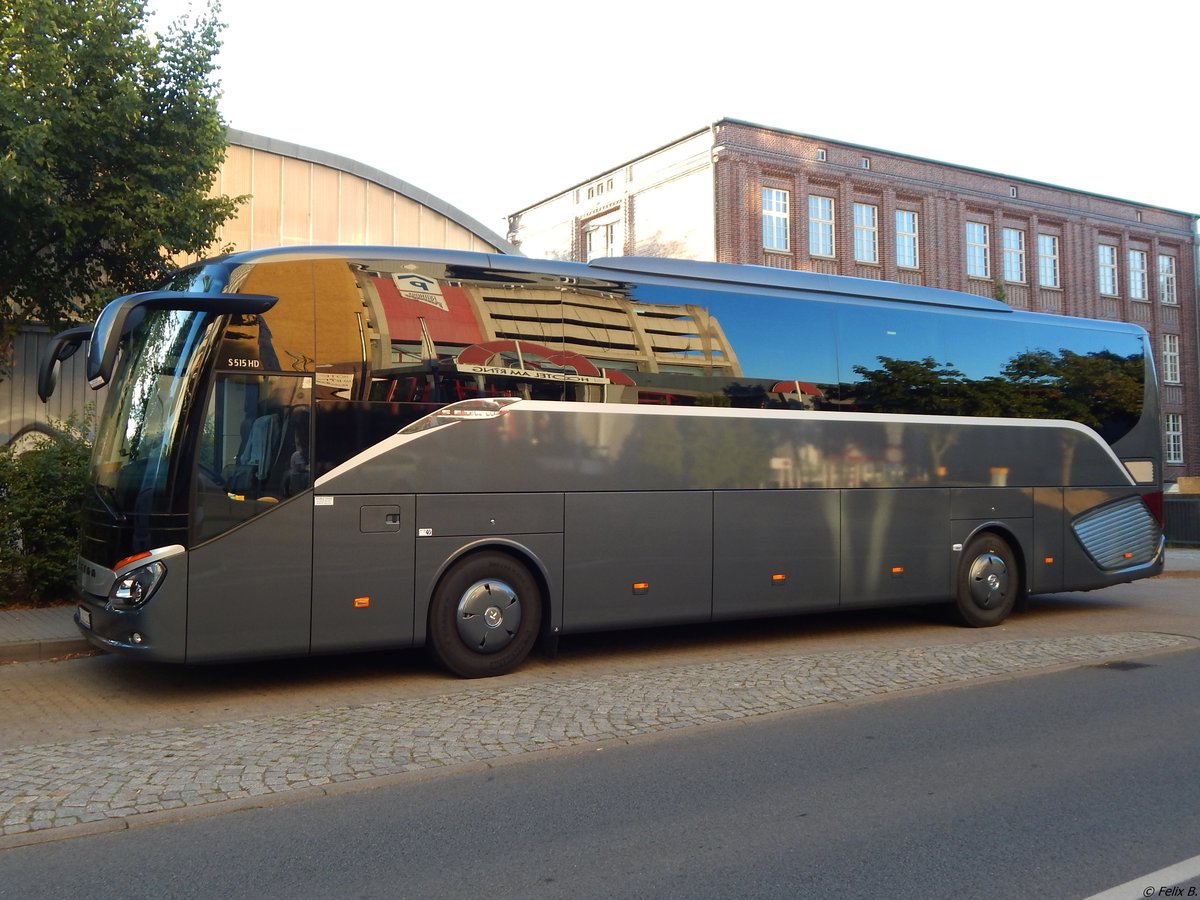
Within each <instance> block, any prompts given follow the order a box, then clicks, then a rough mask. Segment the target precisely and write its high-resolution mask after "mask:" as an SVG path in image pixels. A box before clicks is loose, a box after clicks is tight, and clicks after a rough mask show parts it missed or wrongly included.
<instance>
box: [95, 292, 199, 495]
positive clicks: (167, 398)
mask: <svg viewBox="0 0 1200 900" xmlns="http://www.w3.org/2000/svg"><path fill="white" fill-rule="evenodd" d="M218 319H219V317H218V316H214V315H211V314H207V313H199V312H190V311H183V310H169V309H155V310H146V311H145V312H144V317H143V318H142V321H141V322H139V323H138V324H137V325H136V326H135V327H134V328H133V329H132V330H131V331H130V332H129V334H128V335H127V336H126V337H125V338H124V339H123V340H122V354H121V359H120V362H119V363H118V366H117V369H116V372H115V373H114V378H113V382H112V385H111V387H110V391H109V396H108V400H107V403H106V405H105V410H104V415H103V416H102V417H101V418H100V428H99V432H98V434H97V436H96V445H95V450H94V451H93V454H92V483H93V485H94V487H95V491H96V494H97V495H98V496H99V498H100V500H101V501H102V502H103V504H104V506H105V507H106V508H107V509H108V512H109V513H110V514H111V515H112V516H113V518H114V519H117V518H121V517H123V516H126V515H146V514H155V513H164V512H172V511H176V510H174V509H173V507H174V506H175V505H176V504H174V503H173V501H172V498H173V497H175V496H177V494H178V493H179V492H178V491H177V487H178V485H177V482H178V480H179V479H180V478H186V476H185V475H184V474H183V469H181V467H180V459H179V457H180V455H181V452H182V448H184V447H185V446H186V442H185V441H184V438H183V428H184V420H185V418H186V412H187V409H188V406H189V403H190V400H191V396H192V392H193V390H194V389H195V383H196V380H197V378H198V377H199V375H200V372H201V367H202V363H203V360H204V359H205V357H206V353H205V352H204V351H205V349H206V347H207V346H208V345H209V344H210V343H211V341H213V340H214V339H215V332H216V330H217V329H216V328H215V327H214V326H215V323H216V322H217V321H218ZM183 493H184V494H186V486H184V491H183ZM184 499H186V496H185V497H184Z"/></svg>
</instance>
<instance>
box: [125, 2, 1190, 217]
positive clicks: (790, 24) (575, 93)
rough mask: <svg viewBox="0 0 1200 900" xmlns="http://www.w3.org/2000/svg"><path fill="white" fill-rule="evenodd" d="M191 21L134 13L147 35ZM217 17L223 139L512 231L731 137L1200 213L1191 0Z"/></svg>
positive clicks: (232, 5)
mask: <svg viewBox="0 0 1200 900" xmlns="http://www.w3.org/2000/svg"><path fill="white" fill-rule="evenodd" d="M203 6H204V4H203V3H202V2H200V3H198V2H196V0H147V8H148V11H149V12H150V14H151V17H150V29H151V30H152V31H163V30H165V28H166V25H167V23H169V22H170V21H171V20H173V19H176V18H179V17H180V16H184V15H188V14H189V12H190V13H191V14H194V13H195V12H196V11H197V10H199V9H203ZM738 9H744V10H745V13H746V15H745V18H744V19H742V20H739V19H735V18H732V17H731V11H734V10H738ZM218 18H219V19H220V21H222V22H223V23H224V25H225V28H224V31H223V32H222V42H223V46H222V50H221V54H220V57H219V58H218V64H219V66H220V69H219V71H218V73H217V77H218V78H219V79H220V82H221V92H222V97H221V112H222V115H223V116H224V118H225V120H226V123H227V124H228V125H229V126H231V127H233V128H237V129H240V130H242V131H248V132H252V133H254V134H258V135H262V136H265V137H270V138H275V139H278V140H283V141H290V142H292V143H296V144H301V145H303V146H306V147H311V148H313V149H317V150H323V151H326V152H329V153H334V154H337V155H339V156H344V157H348V158H350V159H352V160H355V161H357V162H360V163H364V164H366V165H369V166H373V167H374V168H377V169H381V170H382V171H384V172H386V173H388V174H389V175H392V176H394V177H396V178H399V179H401V180H403V181H406V182H408V183H409V184H411V185H413V186H415V187H418V188H421V189H423V190H425V191H428V192H429V193H431V194H433V195H435V196H436V197H439V198H440V199H442V200H444V201H446V202H447V203H450V204H452V205H453V206H457V207H458V208H459V209H461V210H462V211H463V212H465V213H467V214H468V215H470V216H473V217H474V218H475V219H477V220H479V221H480V222H481V223H483V224H484V225H486V226H488V227H489V228H491V229H492V230H494V231H496V232H498V233H499V234H501V235H503V234H504V232H505V230H506V216H507V215H508V214H510V213H514V212H516V211H518V210H520V209H522V208H524V207H527V206H531V205H533V204H534V203H537V202H538V201H540V200H543V199H545V198H547V197H550V196H553V195H555V194H557V193H559V192H561V191H563V190H566V189H567V188H569V187H572V186H574V185H575V184H577V183H579V182H581V181H585V180H588V179H589V178H591V177H592V176H594V175H598V174H600V173H601V172H603V171H605V170H607V169H611V168H615V167H617V166H619V165H620V164H622V163H624V162H626V161H628V160H630V159H633V158H634V157H637V156H640V155H641V154H643V153H645V152H647V151H649V150H653V149H655V148H657V147H660V146H662V145H663V144H667V143H669V142H671V141H673V140H675V139H677V138H680V137H683V136H684V135H686V134H689V133H691V132H693V131H696V130H698V129H701V128H704V127H706V126H708V125H711V124H712V123H713V122H716V121H718V120H719V119H722V118H731V119H741V120H744V121H749V122H753V123H756V124H759V125H765V126H768V127H774V128H780V129H783V130H787V131H795V132H800V133H803V134H809V135H814V136H818V137H823V138H827V139H830V140H835V141H843V142H848V143H853V144H860V145H863V146H867V147H874V148H877V149H881V150H888V151H893V152H898V153H905V154H909V155H912V156H919V157H924V158H927V159H933V160H938V161H941V162H948V163H954V164H957V165H963V166H969V167H972V168H976V169H983V170H987V171H991V172H996V173H998V174H1003V175H1008V176H1011V177H1016V178H1022V179H1028V180H1033V181H1042V182H1048V183H1051V184H1056V185H1060V186H1063V187H1068V188H1074V189H1078V190H1084V191H1089V192H1092V193H1096V194H1104V195H1108V196H1113V197H1118V198H1121V199H1124V200H1130V201H1133V202H1136V203H1140V204H1145V205H1148V206H1162V207H1166V208H1168V209H1174V210H1182V211H1185V212H1191V213H1195V214H1200V176H1198V174H1197V171H1198V170H1197V167H1196V165H1195V162H1194V160H1195V159H1196V155H1197V147H1198V144H1200V125H1197V123H1196V117H1195V115H1194V109H1195V102H1194V97H1195V91H1196V70H1195V66H1194V63H1193V62H1192V58H1193V54H1194V49H1195V48H1194V43H1192V42H1193V41H1194V35H1195V32H1196V26H1197V25H1198V24H1200V13H1198V12H1197V11H1196V8H1195V7H1193V6H1192V5H1191V4H1190V3H1186V2H1183V0H1177V2H1160V0H1145V2H1142V3H1138V4H1129V5H1123V6H1121V7H1103V8H1102V6H1100V5H1093V4H1088V3H1083V2H1081V0H1075V2H1064V0H1006V2H1004V3H989V4H973V3H966V2H962V0H958V2H942V0H936V2H934V0H907V2H903V3H900V2H895V0H890V2H877V0H854V2H836V3H816V2H812V0H791V2H776V0H758V2H757V3H753V4H744V5H742V4H738V3H730V2H728V0H726V2H713V3H711V4H701V3H689V4H675V3H659V2H655V0H604V2H592V3H568V2H564V0H551V2H543V0H510V2H507V3H481V2H476V0H407V2H405V0H338V2H335V3H330V2H328V0H324V2H320V3H318V2H313V0H286V2H284V0H224V4H223V8H222V9H221V10H220V13H219V16H218Z"/></svg>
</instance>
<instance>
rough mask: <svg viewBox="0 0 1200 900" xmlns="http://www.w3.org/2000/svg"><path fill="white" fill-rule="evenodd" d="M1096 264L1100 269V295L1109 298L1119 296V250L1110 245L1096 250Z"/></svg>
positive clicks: (1104, 245)
mask: <svg viewBox="0 0 1200 900" xmlns="http://www.w3.org/2000/svg"><path fill="white" fill-rule="evenodd" d="M1096 263H1097V265H1098V266H1099V267H1100V268H1099V284H1098V285H1097V287H1099V288H1100V293H1101V294H1105V295H1107V296H1109V297H1115V296H1117V248H1116V247H1113V246H1111V245H1109V244H1101V245H1100V246H1099V247H1097V248H1096Z"/></svg>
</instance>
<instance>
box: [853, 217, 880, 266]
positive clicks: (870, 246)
mask: <svg viewBox="0 0 1200 900" xmlns="http://www.w3.org/2000/svg"><path fill="white" fill-rule="evenodd" d="M854 261H855V262H861V263H877V262H879V207H877V206H871V205H870V204H869V203H855V204H854Z"/></svg>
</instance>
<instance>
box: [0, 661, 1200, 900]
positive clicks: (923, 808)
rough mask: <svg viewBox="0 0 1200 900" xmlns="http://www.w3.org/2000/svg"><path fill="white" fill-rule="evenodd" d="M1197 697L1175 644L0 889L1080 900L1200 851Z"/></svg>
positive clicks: (269, 817) (343, 807)
mask: <svg viewBox="0 0 1200 900" xmlns="http://www.w3.org/2000/svg"><path fill="white" fill-rule="evenodd" d="M1198 692H1200V650H1184V651H1180V652H1174V653H1164V654H1156V655H1153V656H1149V657H1146V658H1145V659H1143V660H1125V661H1122V662H1120V663H1115V664H1114V663H1108V664H1097V665H1087V666H1082V667H1078V668H1073V669H1068V670H1065V671H1057V672H1053V673H1049V674H1042V675H1030V676H1025V677H1019V678H1014V679H1006V680H1001V681H993V682H990V683H985V684H979V685H973V686H963V687H957V688H948V689H943V690H937V691H930V692H925V693H922V694H919V695H897V696H894V697H891V698H889V699H884V700H880V701H875V702H864V703H858V704H854V705H850V706H824V707H820V708H817V709H813V710H809V711H805V712H800V713H789V714H784V715H776V716H770V717H763V718H759V719H756V720H750V721H743V722H739V723H735V724H729V725H720V726H711V727H704V728H693V729H687V730H683V731H679V732H676V733H671V734H667V735H662V736H658V737H653V738H649V739H645V740H639V741H633V742H630V743H627V744H619V745H613V744H608V745H598V746H595V747H589V748H586V749H579V750H574V751H568V752H564V753H562V754H553V755H549V756H547V755H537V756H526V757H523V758H522V759H521V760H520V761H517V762H513V763H509V764H506V765H501V766H498V767H491V768H484V767H475V768H473V769H472V770H470V771H466V772H461V773H459V774H445V775H442V776H439V777H432V778H424V779H419V780H417V779H414V780H411V781H408V782H404V783H400V784H395V785H392V786H389V787H385V788H380V789H377V790H370V791H364V792H359V793H354V794H348V795H345V796H338V797H331V798H326V799H321V800H316V801H311V802H301V803H292V804H286V805H281V806H278V807H274V808H270V809H259V810H251V811H246V812H240V813H237V814H231V815H223V816H218V817H207V818H202V819H196V820H191V821H185V822H181V823H177V824H170V825H162V826H156V827H151V828H137V829H131V830H128V831H123V832H119V833H115V834H107V835H101V836H96V837H89V838H80V839H76V840H71V841H65V842H59V843H52V844H45V845H39V846H32V847H25V848H18V849H13V850H7V851H3V852H0V897H13V898H18V897H19V898H28V897H42V896H54V897H66V896H91V897H171V896H176V897H193V896H226V897H251V896H254V897H349V896H355V897H385V896H386V897H465V896H472V895H485V896H488V897H490V898H503V897H613V896H621V897H632V896H664V897H665V896H681V897H734V896H737V897H797V896H828V895H835V896H871V897H876V896H878V897H921V898H930V897H988V898H1004V897H1013V898H1031V897H1055V898H1069V897H1086V896H1090V895H1091V894H1094V893H1096V892H1099V891H1101V890H1104V889H1106V888H1108V887H1111V886H1113V885H1116V884H1120V883H1123V882H1125V881H1128V880H1129V879H1131V878H1134V877H1136V876H1138V875H1140V874H1142V873H1146V872H1152V871H1155V870H1158V869H1160V868H1163V867H1165V866H1168V865H1171V864H1172V863H1175V862H1178V861H1179V860H1182V859H1185V858H1188V857H1192V856H1194V855H1195V854H1196V852H1197V838H1198V836H1200V717H1198V715H1197V705H1196V700H1195V698H1196V697H1197V696H1198ZM1149 886H1150V885H1148V887H1149ZM1155 887H1157V886H1155ZM1185 895H1186V894H1185Z"/></svg>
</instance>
